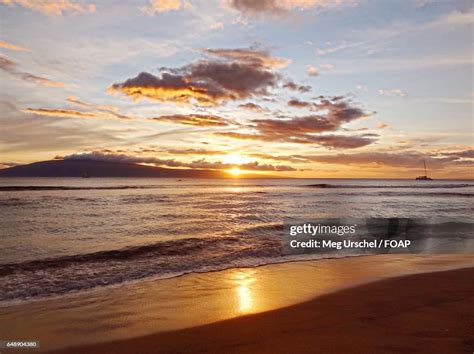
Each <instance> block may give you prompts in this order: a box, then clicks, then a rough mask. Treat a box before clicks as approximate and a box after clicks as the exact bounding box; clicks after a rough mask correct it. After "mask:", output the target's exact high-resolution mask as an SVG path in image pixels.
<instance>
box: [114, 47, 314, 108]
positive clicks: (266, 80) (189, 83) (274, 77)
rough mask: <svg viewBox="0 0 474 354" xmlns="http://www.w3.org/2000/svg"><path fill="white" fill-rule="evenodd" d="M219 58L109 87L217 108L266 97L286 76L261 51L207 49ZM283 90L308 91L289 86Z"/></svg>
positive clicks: (136, 95)
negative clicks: (223, 104)
mask: <svg viewBox="0 0 474 354" xmlns="http://www.w3.org/2000/svg"><path fill="white" fill-rule="evenodd" d="M205 52H206V53H207V54H210V55H212V56H217V57H218V59H216V60H212V59H202V60H199V61H197V62H194V63H191V64H188V65H185V66H183V67H180V68H161V69H160V74H159V75H158V76H155V75H152V74H149V73H147V72H142V73H140V74H139V75H138V76H136V77H134V78H131V79H128V80H126V81H124V82H122V83H115V84H113V85H111V86H110V87H109V92H111V93H123V94H125V95H127V96H129V97H131V98H133V99H134V100H141V99H144V98H146V99H149V100H154V101H158V102H163V103H169V102H171V103H177V104H198V105H217V104H219V103H221V102H223V101H229V100H230V101H235V100H242V99H246V98H251V97H255V96H265V95H268V94H269V90H270V89H273V88H277V87H279V86H280V85H279V84H280V83H281V82H282V79H283V77H282V75H280V74H279V73H277V72H275V71H274V70H272V69H274V68H276V67H280V66H281V65H282V64H283V61H282V59H281V58H273V57H271V56H270V55H269V54H268V53H267V52H265V51H260V50H257V49H253V48H250V49H231V50H224V49H216V50H210V49H207V50H205ZM283 87H286V88H289V89H295V90H300V91H301V90H307V89H308V87H305V86H298V85H296V84H294V83H292V82H291V83H288V82H287V83H286V84H284V85H283Z"/></svg>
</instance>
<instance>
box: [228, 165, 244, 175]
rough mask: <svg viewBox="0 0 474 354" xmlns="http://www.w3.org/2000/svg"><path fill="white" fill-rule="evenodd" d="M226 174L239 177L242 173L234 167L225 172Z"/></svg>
mask: <svg viewBox="0 0 474 354" xmlns="http://www.w3.org/2000/svg"><path fill="white" fill-rule="evenodd" d="M227 172H228V173H230V174H231V175H233V176H239V175H240V174H241V173H242V170H240V169H239V168H238V167H234V168H232V169H230V170H227Z"/></svg>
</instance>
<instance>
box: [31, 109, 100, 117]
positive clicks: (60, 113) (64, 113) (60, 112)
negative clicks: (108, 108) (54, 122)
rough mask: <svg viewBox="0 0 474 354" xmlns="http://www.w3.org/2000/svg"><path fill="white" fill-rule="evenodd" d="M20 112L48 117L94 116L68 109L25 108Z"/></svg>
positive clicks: (93, 115)
mask: <svg viewBox="0 0 474 354" xmlns="http://www.w3.org/2000/svg"><path fill="white" fill-rule="evenodd" d="M22 112H25V113H31V114H36V115H39V116H48V117H68V118H96V117H97V116H96V115H95V114H94V113H88V112H80V111H74V110H68V109H47V108H26V109H23V110H22Z"/></svg>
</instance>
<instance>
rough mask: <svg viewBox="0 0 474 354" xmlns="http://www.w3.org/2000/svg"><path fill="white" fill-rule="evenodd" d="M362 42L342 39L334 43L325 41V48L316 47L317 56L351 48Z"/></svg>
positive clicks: (358, 45)
mask: <svg viewBox="0 0 474 354" xmlns="http://www.w3.org/2000/svg"><path fill="white" fill-rule="evenodd" d="M363 44H364V43H363V42H346V41H342V42H341V43H340V44H337V45H334V44H332V43H330V42H328V43H326V47H325V48H318V49H316V54H317V55H318V56H326V55H328V54H333V53H336V52H340V51H343V50H347V49H353V48H357V47H360V46H361V45H363Z"/></svg>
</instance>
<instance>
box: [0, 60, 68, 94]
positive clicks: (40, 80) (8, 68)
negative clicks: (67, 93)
mask: <svg viewBox="0 0 474 354" xmlns="http://www.w3.org/2000/svg"><path fill="white" fill-rule="evenodd" d="M17 67H18V64H17V63H15V62H13V61H11V60H10V59H8V58H5V57H3V56H0V70H3V71H4V72H6V73H8V74H10V75H12V76H15V77H17V78H19V79H21V80H24V81H28V82H33V83H35V84H38V85H42V86H47V87H64V86H65V85H64V84H63V83H62V82H57V81H52V80H50V79H47V78H44V77H41V76H36V75H33V74H30V73H27V72H24V71H20V70H18V69H17Z"/></svg>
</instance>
